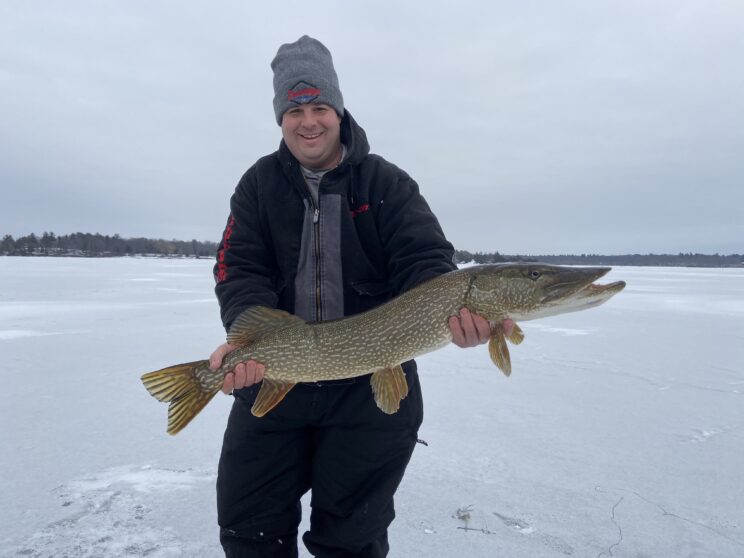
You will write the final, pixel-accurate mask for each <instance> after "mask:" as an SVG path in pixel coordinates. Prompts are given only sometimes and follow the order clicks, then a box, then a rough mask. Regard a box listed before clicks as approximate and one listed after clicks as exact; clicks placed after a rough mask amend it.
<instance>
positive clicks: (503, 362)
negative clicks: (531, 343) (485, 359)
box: [488, 328, 511, 376]
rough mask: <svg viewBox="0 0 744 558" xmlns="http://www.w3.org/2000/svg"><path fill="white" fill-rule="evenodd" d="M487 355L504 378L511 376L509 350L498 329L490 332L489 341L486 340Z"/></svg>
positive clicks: (502, 334)
mask: <svg viewBox="0 0 744 558" xmlns="http://www.w3.org/2000/svg"><path fill="white" fill-rule="evenodd" d="M488 354H489V355H490V356H491V360H492V361H493V363H494V364H495V365H496V366H498V367H499V370H501V371H502V372H503V373H504V375H505V376H510V375H511V358H510V357H509V348H508V347H507V346H506V338H505V337H504V332H503V331H502V330H501V329H499V328H494V329H493V330H492V331H491V339H489V340H488Z"/></svg>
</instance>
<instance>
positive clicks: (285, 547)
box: [220, 528, 298, 558]
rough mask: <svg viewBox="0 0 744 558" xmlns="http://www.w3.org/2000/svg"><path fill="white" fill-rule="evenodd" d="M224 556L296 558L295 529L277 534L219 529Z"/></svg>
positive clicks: (239, 557) (236, 557)
mask: <svg viewBox="0 0 744 558" xmlns="http://www.w3.org/2000/svg"><path fill="white" fill-rule="evenodd" d="M220 543H221V544H222V549H223V550H224V551H225V558H297V556H298V552H297V530H295V531H294V533H287V534H285V535H281V536H278V535H276V533H271V534H269V533H267V532H263V531H255V532H253V531H251V532H238V531H234V530H232V529H224V528H223V529H220Z"/></svg>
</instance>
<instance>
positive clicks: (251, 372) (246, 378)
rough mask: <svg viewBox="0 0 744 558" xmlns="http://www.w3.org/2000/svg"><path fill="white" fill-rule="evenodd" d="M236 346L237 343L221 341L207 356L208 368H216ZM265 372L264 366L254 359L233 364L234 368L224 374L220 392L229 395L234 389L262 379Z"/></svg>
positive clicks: (250, 384)
mask: <svg viewBox="0 0 744 558" xmlns="http://www.w3.org/2000/svg"><path fill="white" fill-rule="evenodd" d="M237 348H238V345H232V344H230V343H223V344H222V345H220V346H219V347H217V348H216V349H215V351H214V352H213V353H212V355H211V356H210V357H209V368H211V369H212V370H217V369H218V368H219V367H220V366H221V365H222V360H223V359H224V358H225V356H227V354H228V353H231V352H232V351H234V350H235V349H237ZM265 372H266V367H265V366H264V365H263V364H261V363H260V362H256V361H255V360H248V361H246V362H239V363H238V364H237V365H235V368H233V369H232V370H231V371H230V372H228V373H227V374H225V381H224V382H222V393H224V394H226V395H229V394H230V393H232V391H233V390H234V389H242V388H244V387H248V386H252V385H253V384H257V383H258V382H260V381H261V380H263V378H264V373H265Z"/></svg>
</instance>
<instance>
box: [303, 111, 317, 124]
mask: <svg viewBox="0 0 744 558" xmlns="http://www.w3.org/2000/svg"><path fill="white" fill-rule="evenodd" d="M316 121H317V117H316V116H315V114H314V113H313V111H312V110H304V111H302V121H301V124H302V125H303V126H304V127H306V128H307V127H311V126H314V125H315V122H316Z"/></svg>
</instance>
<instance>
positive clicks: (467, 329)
mask: <svg viewBox="0 0 744 558" xmlns="http://www.w3.org/2000/svg"><path fill="white" fill-rule="evenodd" d="M501 324H502V326H503V328H504V334H505V335H506V336H507V337H508V336H509V335H511V332H512V330H513V329H514V321H513V320H510V319H506V320H504V321H503V322H502V323H501ZM449 328H450V331H451V332H452V342H453V343H454V344H455V345H457V346H458V347H475V346H477V345H482V344H483V343H486V342H487V341H488V340H489V338H490V337H491V326H490V325H489V323H488V320H486V319H485V318H482V317H481V316H479V315H478V314H473V313H472V312H470V310H468V309H467V308H461V309H460V316H459V317H457V316H452V317H451V318H450V319H449Z"/></svg>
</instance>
